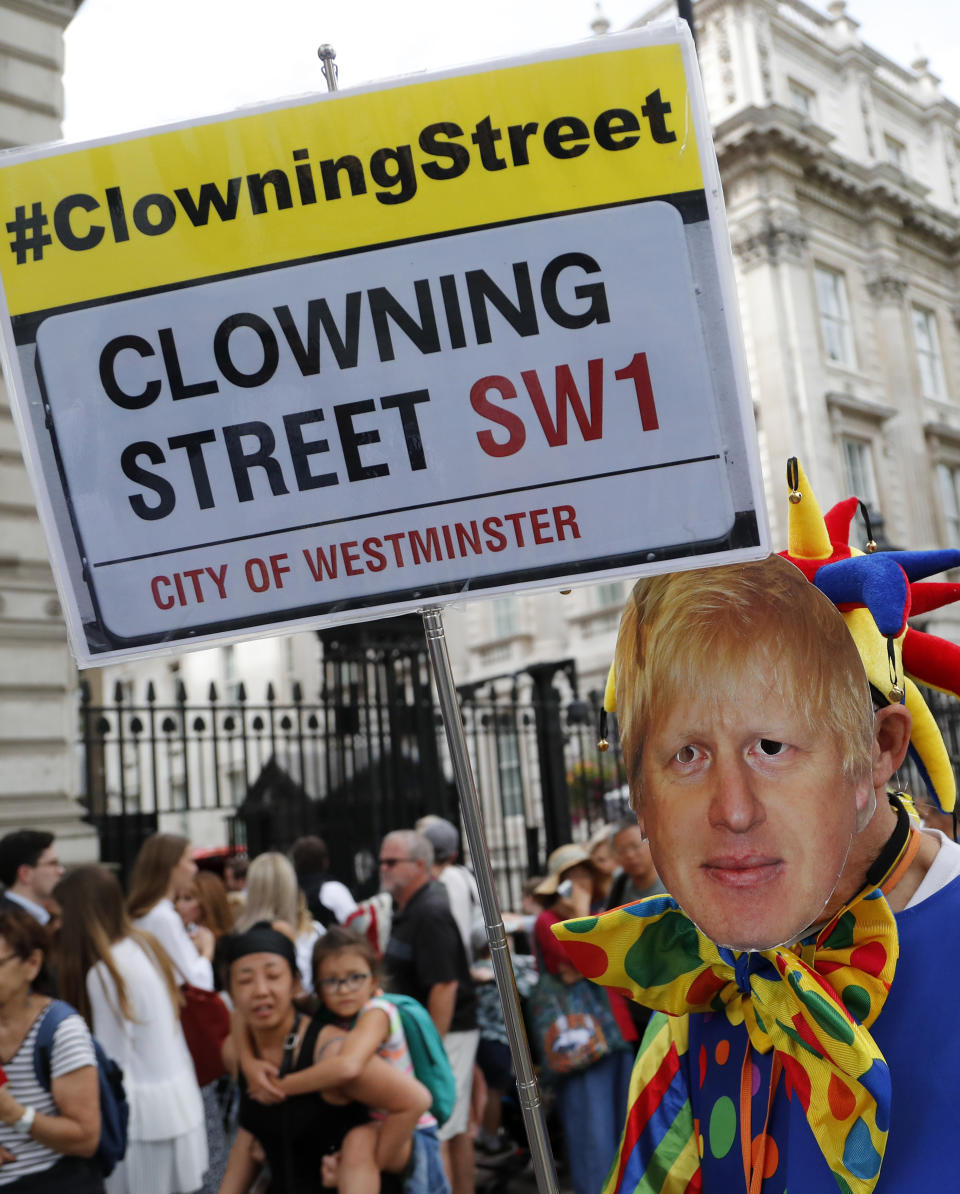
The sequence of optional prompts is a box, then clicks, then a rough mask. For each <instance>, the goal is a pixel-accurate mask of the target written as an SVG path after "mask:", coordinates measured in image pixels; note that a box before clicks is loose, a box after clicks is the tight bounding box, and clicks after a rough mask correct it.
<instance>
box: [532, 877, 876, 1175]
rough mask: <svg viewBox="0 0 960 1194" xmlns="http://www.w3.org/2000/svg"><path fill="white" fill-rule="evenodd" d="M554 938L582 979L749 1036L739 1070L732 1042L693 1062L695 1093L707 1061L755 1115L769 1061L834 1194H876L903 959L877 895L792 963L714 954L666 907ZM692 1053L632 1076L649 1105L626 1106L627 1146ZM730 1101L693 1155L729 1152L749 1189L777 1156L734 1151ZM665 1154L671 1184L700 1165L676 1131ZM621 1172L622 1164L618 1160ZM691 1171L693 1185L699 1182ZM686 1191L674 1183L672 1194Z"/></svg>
mask: <svg viewBox="0 0 960 1194" xmlns="http://www.w3.org/2000/svg"><path fill="white" fill-rule="evenodd" d="M554 933H555V934H556V936H557V938H558V939H559V940H560V942H561V944H562V945H563V947H564V949H565V951H566V952H567V954H568V956H569V958H570V960H571V962H572V963H573V965H574V966H576V967H577V969H578V970H579V971H580V972H581V973H582V974H583V975H585V977H587V978H590V979H593V980H594V981H595V982H597V983H600V984H601V985H604V986H609V987H613V988H614V989H616V990H619V991H621V992H622V993H623V994H624V995H626V996H627V997H628V998H631V999H635V1000H636V1001H637V1002H639V1003H642V1004H644V1005H646V1006H648V1007H653V1008H656V1009H657V1010H659V1011H663V1012H668V1013H670V1014H671V1015H672V1016H675V1017H676V1016H683V1015H685V1014H688V1013H707V1014H710V1015H712V1016H713V1017H715V1018H716V1019H718V1020H719V1021H721V1022H722V1023H725V1024H726V1025H727V1026H728V1027H735V1028H740V1027H742V1028H743V1029H745V1032H746V1040H747V1041H748V1042H749V1048H748V1049H746V1051H745V1048H744V1045H741V1046H740V1053H741V1056H740V1058H738V1059H733V1058H731V1055H730V1051H731V1041H730V1039H727V1038H725V1039H718V1040H717V1041H716V1042H715V1045H714V1047H713V1050H712V1053H710V1054H708V1053H706V1052H704V1053H702V1054H700V1053H698V1055H697V1059H696V1061H697V1066H698V1067H699V1069H700V1078H701V1080H700V1086H701V1087H702V1086H703V1085H704V1082H705V1081H706V1075H707V1070H708V1063H709V1062H710V1060H711V1058H712V1062H713V1065H714V1066H715V1067H717V1068H722V1067H724V1066H727V1065H729V1066H730V1068H731V1069H733V1068H737V1070H738V1073H739V1074H740V1078H741V1085H742V1086H743V1087H744V1088H745V1089H744V1090H743V1091H741V1092H739V1094H740V1095H741V1097H742V1099H743V1100H745V1104H744V1105H745V1106H747V1105H749V1102H750V1100H751V1099H752V1098H753V1096H754V1095H755V1094H756V1093H757V1091H758V1090H759V1087H760V1078H761V1074H760V1070H759V1069H757V1071H756V1073H754V1071H753V1070H752V1069H749V1068H748V1067H750V1066H753V1065H754V1063H753V1062H752V1061H751V1060H750V1058H749V1056H747V1054H755V1055H756V1056H757V1057H759V1058H765V1059H766V1060H765V1063H764V1064H765V1066H766V1068H767V1071H768V1080H767V1083H766V1085H765V1086H764V1090H765V1091H768V1090H769V1069H770V1064H771V1058H772V1057H775V1059H776V1065H777V1071H778V1073H779V1072H780V1071H781V1070H782V1073H783V1081H784V1084H785V1086H786V1087H787V1088H788V1091H789V1093H790V1096H791V1098H795V1099H796V1100H797V1102H798V1103H799V1105H800V1106H801V1107H802V1109H803V1113H804V1115H805V1117H806V1120H807V1123H808V1124H809V1127H810V1130H811V1131H812V1133H813V1136H814V1138H815V1139H816V1141H817V1143H818V1145H819V1147H820V1150H821V1151H822V1153H823V1157H824V1159H825V1161H826V1163H827V1165H828V1166H829V1168H830V1170H831V1171H832V1172H833V1174H834V1176H835V1178H836V1180H837V1184H838V1186H839V1187H840V1189H841V1190H843V1191H845V1194H871V1191H872V1190H873V1187H874V1184H875V1182H876V1178H877V1175H878V1173H879V1171H880V1165H881V1162H882V1160H883V1154H884V1150H885V1147H886V1138H887V1128H888V1124H889V1110H890V1075H889V1072H888V1069H887V1066H886V1063H885V1061H884V1058H883V1055H882V1054H881V1052H880V1050H879V1049H878V1047H877V1046H876V1044H875V1043H874V1041H873V1038H872V1037H871V1035H870V1033H869V1031H868V1029H869V1026H870V1024H872V1023H873V1021H874V1020H875V1019H876V1017H877V1015H878V1014H879V1012H880V1010H881V1008H882V1006H883V1003H884V1000H885V999H886V997H887V993H888V991H889V990H890V984H891V981H892V979H893V975H894V970H895V967H896V963H897V952H898V947H897V932H896V923H895V921H894V918H893V914H892V913H891V911H890V908H889V905H888V904H887V902H886V900H885V899H884V898H883V896H882V894H881V893H880V892H879V891H878V890H876V889H872V890H870V891H868V892H866V893H864V894H861V895H860V896H859V897H858V898H857V899H856V900H855V901H853V902H852V903H851V904H850V905H848V907H847V908H846V909H844V910H843V911H842V912H841V913H840V914H839V915H838V916H837V917H836V918H835V919H834V920H833V921H831V922H830V923H829V924H828V925H826V926H825V927H824V928H823V929H821V930H820V931H819V932H818V933H817V934H816V935H815V936H812V937H811V938H809V939H807V940H805V941H803V942H801V943H800V944H799V945H798V946H796V947H794V948H793V949H785V948H778V949H771V950H764V951H762V952H759V951H758V952H748V953H739V952H735V951H732V950H729V949H725V948H723V947H718V946H716V945H714V944H713V943H712V942H711V941H709V940H708V939H707V938H706V937H704V936H703V934H702V933H700V931H699V930H698V929H697V928H696V926H695V925H694V924H693V923H692V921H690V919H689V918H688V917H687V916H686V914H685V913H684V912H683V911H682V910H681V909H680V907H679V906H678V905H677V903H676V901H674V900H673V899H671V898H670V897H668V896H655V897H652V898H651V899H647V900H641V901H639V902H638V903H636V904H629V905H627V906H626V907H624V908H618V909H615V910H614V911H612V912H608V913H606V914H604V915H603V916H600V917H596V916H593V917H586V918H583V919H580V920H573V921H566V922H564V923H563V924H560V925H556V926H554ZM661 1031H663V1030H661ZM686 1047H687V1043H686V1042H685V1041H684V1040H682V1039H681V1038H679V1037H678V1038H676V1039H672V1040H671V1043H670V1047H669V1048H668V1049H667V1053H666V1057H665V1058H663V1059H662V1060H661V1061H660V1063H659V1065H658V1070H657V1073H656V1074H655V1075H649V1074H647V1075H644V1074H641V1076H640V1078H639V1079H638V1076H637V1074H635V1075H634V1085H635V1086H636V1083H637V1082H638V1081H640V1082H641V1085H642V1088H643V1089H644V1090H645V1091H647V1096H648V1097H647V1098H646V1100H645V1102H641V1103H639V1104H637V1105H636V1106H634V1105H631V1112H630V1116H631V1118H630V1119H628V1124H627V1137H629V1136H630V1133H631V1130H633V1131H637V1130H638V1128H639V1127H640V1125H641V1121H642V1120H643V1118H644V1115H645V1114H646V1111H647V1110H651V1108H652V1103H651V1100H650V1097H649V1096H650V1092H651V1091H656V1092H657V1094H658V1096H659V1097H658V1099H657V1103H658V1105H659V1103H660V1102H661V1101H662V1098H663V1097H665V1096H666V1093H667V1092H668V1091H669V1090H670V1085H671V1082H672V1081H673V1080H674V1079H675V1078H676V1076H677V1074H678V1073H679V1068H680V1067H679V1059H680V1057H681V1055H682V1054H684V1053H685V1052H686ZM741 1063H742V1064H741ZM651 1082H653V1086H652V1087H651V1085H650V1083H651ZM723 1097H724V1098H726V1100H727V1101H726V1102H724V1101H722V1100H721V1099H719V1098H718V1100H717V1101H715V1102H714V1104H713V1105H712V1107H711V1111H710V1117H709V1121H708V1122H707V1123H705V1124H703V1125H700V1126H699V1127H698V1134H697V1150H696V1155H697V1156H699V1152H700V1146H701V1144H702V1142H703V1140H704V1139H705V1140H706V1142H707V1145H708V1147H709V1149H710V1152H711V1154H712V1155H713V1157H715V1158H723V1157H726V1156H727V1155H728V1153H730V1152H731V1151H734V1153H735V1155H736V1157H737V1158H739V1159H740V1161H741V1162H742V1163H743V1166H744V1168H742V1169H741V1175H740V1181H741V1182H742V1181H743V1180H744V1176H743V1174H744V1172H747V1173H750V1172H752V1171H755V1170H756V1169H757V1168H758V1166H759V1167H760V1168H761V1170H763V1171H765V1170H766V1169H768V1168H770V1166H772V1165H774V1163H775V1161H776V1157H777V1153H778V1147H777V1145H776V1142H775V1141H774V1140H772V1139H771V1140H770V1141H769V1142H768V1141H765V1140H763V1139H761V1138H760V1136H757V1137H756V1139H754V1137H750V1139H749V1141H748V1140H747V1139H744V1140H743V1141H742V1148H741V1149H734V1143H735V1137H736V1136H737V1120H738V1115H737V1105H736V1104H734V1103H733V1100H732V1098H731V1097H730V1096H723ZM670 1105H671V1100H670V1099H668V1100H667V1103H666V1106H667V1107H669V1106H670ZM645 1107H646V1110H645V1109H644V1108H645ZM764 1119H765V1111H764V1112H761V1113H760V1114H759V1123H760V1125H761V1129H760V1131H761V1135H762V1128H763V1123H764ZM671 1124H672V1120H671ZM666 1135H667V1136H668V1137H669V1136H670V1130H669V1129H668V1130H667V1131H666ZM664 1147H665V1151H664V1153H663V1158H662V1160H661V1162H660V1164H661V1167H663V1166H665V1165H666V1166H668V1168H667V1170H666V1172H670V1171H672V1170H673V1169H674V1167H675V1166H677V1165H679V1166H680V1170H678V1172H677V1174H676V1175H675V1178H676V1177H679V1174H680V1173H681V1172H683V1173H685V1172H686V1170H687V1168H688V1167H689V1166H690V1163H691V1161H693V1160H695V1155H694V1152H693V1148H692V1144H691V1138H690V1137H689V1136H686V1137H685V1136H684V1132H683V1130H682V1129H681V1130H680V1132H679V1136H677V1135H674V1136H673V1137H672V1138H671V1139H669V1142H668V1143H667V1144H665V1146H664ZM741 1152H742V1153H743V1154H744V1155H743V1156H742V1157H741ZM619 1163H621V1164H622V1163H624V1154H623V1152H621V1157H620V1162H619ZM694 1169H695V1167H694ZM694 1169H691V1171H690V1174H689V1177H688V1182H695V1180H696V1179H695V1177H694ZM616 1188H618V1189H619V1188H620V1183H617V1186H616ZM628 1188H629V1183H628ZM686 1188H687V1187H686V1186H679V1185H676V1182H675V1181H674V1184H672V1185H670V1186H668V1187H664V1189H670V1190H673V1189H678V1190H680V1189H686ZM689 1188H690V1189H691V1190H695V1189H697V1188H698V1187H697V1186H696V1185H690V1186H689Z"/></svg>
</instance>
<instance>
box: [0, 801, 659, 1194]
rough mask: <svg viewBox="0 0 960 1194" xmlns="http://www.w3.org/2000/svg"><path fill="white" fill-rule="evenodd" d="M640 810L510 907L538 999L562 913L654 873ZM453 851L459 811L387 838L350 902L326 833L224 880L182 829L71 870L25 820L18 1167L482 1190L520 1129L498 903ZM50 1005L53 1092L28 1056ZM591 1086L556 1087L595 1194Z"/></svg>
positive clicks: (15, 1082)
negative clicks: (504, 1005) (494, 944)
mask: <svg viewBox="0 0 960 1194" xmlns="http://www.w3.org/2000/svg"><path fill="white" fill-rule="evenodd" d="M630 828H631V827H630V826H608V827H604V829H603V831H602V832H601V833H600V834H598V835H597V836H596V837H595V838H594V840H593V841H591V842H590V843H588V844H587V845H585V846H574V845H570V846H567V847H564V848H562V849H561V850H560V851H557V852H555V853H554V855H553V856H551V859H550V873H549V874H548V875H547V876H546V877H545V878H539V879H535V880H531V881H530V882H528V884H527V886H526V888H525V893H526V894H525V898H524V910H523V912H522V913H518V914H514V915H511V916H508V922H509V927H510V928H511V930H513V932H514V936H513V937H511V941H512V942H514V943H515V945H516V950H517V952H516V954H515V957H514V964H515V972H516V974H517V978H518V986H519V989H520V991H521V993H522V994H523V995H524V996H526V995H529V994H530V993H531V992H532V991H533V990H534V989H535V986H536V982H537V967H538V965H539V966H540V967H546V968H547V969H551V968H555V967H557V966H560V967H563V966H565V963H564V962H563V961H562V959H558V957H557V948H556V943H555V941H554V940H553V938H552V936H551V935H550V934H549V933H547V926H548V925H549V923H551V922H554V921H556V920H558V919H560V918H562V917H567V916H570V915H575V914H577V913H579V912H584V911H587V910H589V909H591V908H599V907H606V906H607V904H608V901H609V899H610V898H611V896H612V895H613V894H615V893H617V892H621V893H622V890H627V891H628V892H629V893H631V894H632V893H633V892H634V891H637V890H639V891H642V892H646V891H648V890H659V888H657V886H656V884H657V880H656V874H655V872H653V871H652V865H651V863H650V860H649V852H647V856H646V857H644V850H643V843H642V842H641V843H640V847H639V848H635V846H634V843H633V842H632V840H631V834H630ZM633 828H635V826H633ZM458 858H459V833H458V830H457V829H456V827H455V826H454V825H452V824H451V823H450V822H449V821H446V820H444V819H442V818H440V817H436V816H429V817H425V818H423V819H422V820H421V821H419V822H418V823H417V826H416V827H415V828H411V829H409V830H398V831H396V832H393V833H390V834H388V835H387V836H386V837H385V838H384V840H383V842H382V845H381V849H380V858H379V866H380V887H381V894H380V895H379V896H376V897H374V898H373V899H372V900H369V901H366V902H365V903H364V904H362V905H360V906H358V904H357V902H356V900H355V899H354V897H353V895H352V894H351V892H350V890H349V888H348V887H347V886H346V885H344V884H343V883H341V882H340V881H339V880H337V879H336V878H335V877H334V876H333V874H332V873H331V869H330V857H329V853H328V850H327V846H326V845H325V843H324V842H323V841H322V840H321V839H320V838H319V837H315V836H311V837H305V838H301V839H300V840H298V841H297V842H295V843H294V844H293V846H292V848H291V849H290V851H289V854H282V853H279V852H276V851H270V852H267V853H263V854H260V855H258V856H257V857H255V858H253V859H252V860H250V861H249V862H248V860H247V859H246V857H245V856H233V857H231V858H230V859H229V860H228V863H227V866H226V868H225V870H224V874H223V876H222V877H221V876H220V875H218V874H216V873H214V872H213V871H211V870H201V869H198V865H197V862H196V861H195V858H194V850H193V848H192V846H191V844H190V843H189V842H188V841H187V840H186V839H184V838H182V837H179V836H177V835H174V834H167V833H158V834H155V835H153V836H151V837H149V838H147V840H146V841H145V842H144V843H143V845H142V847H141V849H140V851H139V854H138V856H137V859H136V862H135V864H134V866H133V869H132V871H131V874H130V878H129V883H128V885H127V888H128V889H127V891H126V892H124V891H123V890H122V888H121V885H120V883H119V881H118V879H117V878H116V876H115V874H114V873H113V872H112V871H111V870H110V869H108V868H107V867H105V866H96V865H83V866H77V867H74V868H72V869H70V870H69V872H65V869H64V867H63V866H62V865H61V863H60V861H59V859H58V857H57V849H56V841H55V839H54V837H53V835H52V834H50V833H46V832H42V831H38V830H19V831H17V832H15V833H10V834H8V835H7V836H6V837H4V838H3V839H2V840H0V881H2V883H3V884H4V894H3V896H2V897H0V1065H2V1070H3V1075H5V1077H6V1082H5V1083H2V1084H0V1187H8V1188H9V1189H10V1190H11V1191H17V1192H21V1191H23V1192H29V1194H45V1192H46V1191H67V1190H69V1191H70V1192H71V1194H73V1192H74V1191H76V1192H77V1194H87V1192H88V1191H89V1192H90V1194H96V1192H99V1191H102V1190H106V1191H107V1192H108V1194H194V1192H199V1191H202V1192H203V1194H208V1192H209V1194H216V1192H218V1191H219V1192H221V1194H248V1192H250V1191H254V1190H267V1189H269V1190H271V1191H273V1194H301V1192H303V1194H306V1192H307V1191H311V1192H316V1191H319V1190H321V1189H330V1190H336V1191H338V1192H339V1194H379V1191H381V1190H384V1191H389V1192H393V1194H472V1192H473V1190H474V1187H475V1163H476V1156H477V1153H478V1152H479V1154H480V1155H481V1157H482V1158H484V1159H490V1158H497V1157H502V1156H505V1155H508V1154H511V1153H515V1152H516V1149H517V1145H516V1142H515V1141H513V1140H512V1139H511V1138H510V1135H509V1132H508V1131H507V1129H506V1128H505V1127H504V1126H503V1122H502V1120H503V1105H504V1099H505V1097H506V1096H508V1094H509V1092H510V1090H511V1088H512V1085H513V1072H512V1063H511V1058H510V1052H509V1048H508V1046H507V1040H506V1034H505V1031H504V1026H503V1015H502V1012H501V1010H500V1005H499V996H498V994H497V989H496V984H495V982H494V975H493V971H492V969H491V968H490V964H489V951H488V947H487V943H486V933H485V929H484V919H483V916H482V913H481V910H480V904H479V896H478V893H477V889H476V883H475V881H474V878H473V875H472V874H471V872H470V871H469V870H468V869H467V868H466V867H464V866H463V865H461V864H460V863H459V861H458ZM624 884H628V885H629V886H628V887H626V888H625V887H624ZM384 991H388V992H389V993H390V994H389V996H384ZM404 996H405V997H407V998H408V999H410V1000H414V1001H416V1003H417V1004H419V1005H420V1007H421V1008H422V1009H423V1010H424V1012H425V1013H426V1015H427V1016H428V1018H429V1021H430V1022H432V1025H433V1027H434V1028H435V1030H436V1033H437V1035H438V1037H439V1038H440V1040H442V1043H443V1053H445V1055H446V1058H447V1060H448V1062H449V1072H450V1074H451V1075H452V1077H451V1082H450V1098H449V1106H446V1107H443V1108H442V1113H441V1112H438V1102H437V1094H436V1091H435V1090H432V1089H431V1087H430V1086H428V1085H425V1084H424V1082H422V1081H420V1079H419V1077H418V1072H419V1071H416V1070H415V1066H414V1064H413V1057H412V1052H411V1049H410V1048H408V1044H407V1040H406V1035H405V1028H404V1024H405V1020H404V1017H403V1015H402V1014H401V1010H398V1004H401V1003H402V1000H401V997H404ZM391 1000H394V1002H391ZM58 1009H59V1011H58ZM618 1011H621V1012H622V1008H620V1009H618ZM624 1014H625V1033H624V1040H625V1042H633V1041H635V1039H636V1037H637V1033H636V1030H635V1028H634V1029H632V1030H631V1028H630V1027H629V1024H630V1017H629V1014H626V1013H624ZM45 1020H47V1021H48V1026H53V1029H52V1035H50V1041H49V1045H48V1046H47V1047H48V1050H49V1079H48V1080H47V1082H46V1086H44V1082H43V1081H42V1080H41V1076H40V1074H39V1071H38V1068H37V1065H36V1056H37V1055H38V1044H37V1042H38V1040H40V1039H41V1038H43V1036H44V1029H43V1024H44V1021H45ZM407 1030H409V1025H408V1029H407ZM536 1043H537V1042H535V1044H536ZM95 1046H96V1048H98V1049H99V1050H100V1053H97V1052H95ZM104 1057H106V1058H109V1059H111V1060H112V1061H113V1062H115V1063H116V1066H118V1067H119V1070H120V1071H122V1089H123V1101H125V1103H126V1114H127V1115H128V1120H127V1123H126V1148H125V1151H124V1154H123V1157H122V1159H120V1160H119V1161H116V1158H114V1159H113V1162H114V1163H113V1164H112V1165H111V1164H109V1163H105V1161H104V1154H105V1149H104V1143H103V1137H104V1133H105V1132H106V1128H107V1123H106V1120H107V1117H108V1113H109V1110H110V1108H109V1107H108V1105H107V1102H104V1100H107V1101H109V1100H110V1099H111V1096H110V1095H109V1094H105V1093H104V1087H103V1083H102V1078H103V1074H102V1070H103V1068H104V1061H103V1058H104ZM624 1058H626V1054H625V1055H624ZM623 1064H624V1065H627V1063H626V1061H625V1060H624V1062H623ZM600 1068H601V1069H604V1070H606V1069H607V1068H609V1063H608V1064H607V1065H606V1066H603V1067H600ZM627 1069H628V1066H627ZM625 1072H626V1071H625ZM420 1076H421V1077H422V1074H421V1075H420ZM584 1081H586V1082H587V1083H588V1085H589V1090H590V1091H591V1092H593V1093H596V1092H597V1091H599V1090H601V1089H603V1090H607V1089H609V1090H610V1091H611V1092H612V1091H613V1090H614V1089H616V1090H619V1089H620V1082H619V1078H617V1079H616V1080H615V1079H614V1078H613V1077H607V1076H606V1075H605V1074H601V1073H600V1070H599V1069H598V1070H597V1072H595V1073H591V1074H589V1076H588V1077H587V1078H585V1079H584ZM575 1091H576V1082H574V1081H573V1080H572V1079H571V1080H570V1081H569V1082H566V1083H564V1082H563V1081H561V1082H560V1083H559V1085H558V1090H557V1103H558V1107H559V1108H560V1110H561V1116H562V1120H563V1123H564V1126H565V1128H566V1136H567V1138H568V1140H569V1141H570V1149H569V1152H570V1163H571V1169H572V1173H573V1177H574V1185H575V1188H576V1191H577V1194H585V1192H586V1190H587V1189H592V1185H587V1184H585V1182H584V1181H582V1180H581V1178H580V1176H579V1175H580V1170H581V1168H582V1166H583V1164H586V1165H588V1166H590V1165H597V1164H600V1162H601V1157H600V1152H603V1154H604V1157H605V1156H606V1152H607V1151H609V1150H608V1148H607V1142H606V1136H609V1135H610V1134H611V1133H610V1129H609V1125H607V1126H605V1129H604V1142H603V1143H602V1144H600V1143H596V1142H593V1141H591V1140H588V1139H586V1137H585V1130H584V1124H583V1123H582V1122H581V1123H579V1124H577V1125H576V1129H575V1128H574V1118H575V1113H574V1111H573V1103H574V1101H575V1098H574V1095H575ZM624 1093H625V1091H624ZM101 1102H102V1103H103V1106H102V1112H103V1114H102V1115H100V1114H98V1111H97V1108H98V1105H99V1104H101ZM576 1114H579V1113H576ZM586 1135H587V1136H589V1132H587V1133H586ZM614 1144H615V1142H614ZM598 1150H600V1151H599V1152H598ZM581 1154H582V1158H583V1159H582V1161H581ZM611 1155H612V1154H611ZM606 1160H607V1161H609V1158H606ZM594 1172H596V1169H594Z"/></svg>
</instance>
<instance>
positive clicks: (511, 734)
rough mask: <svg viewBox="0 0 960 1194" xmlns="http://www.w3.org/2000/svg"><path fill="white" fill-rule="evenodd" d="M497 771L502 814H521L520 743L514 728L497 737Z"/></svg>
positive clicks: (508, 815)
mask: <svg viewBox="0 0 960 1194" xmlns="http://www.w3.org/2000/svg"><path fill="white" fill-rule="evenodd" d="M497 772H498V778H499V780H500V799H501V802H502V803H501V807H502V809H503V815H504V816H505V817H516V816H521V815H522V814H523V773H522V770H521V766H520V743H519V741H518V740H517V733H516V730H513V729H510V730H508V731H507V732H506V733H503V734H499V735H498V737H497Z"/></svg>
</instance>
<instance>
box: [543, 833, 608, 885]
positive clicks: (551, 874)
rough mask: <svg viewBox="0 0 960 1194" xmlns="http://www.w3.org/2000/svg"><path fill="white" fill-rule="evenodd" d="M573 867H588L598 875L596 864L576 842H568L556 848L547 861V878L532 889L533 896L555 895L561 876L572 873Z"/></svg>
mask: <svg viewBox="0 0 960 1194" xmlns="http://www.w3.org/2000/svg"><path fill="white" fill-rule="evenodd" d="M575 866H588V867H589V868H590V870H591V871H592V872H593V873H594V874H597V873H598V871H597V866H596V863H594V862H593V860H592V859H591V857H590V855H589V854H588V853H587V851H586V850H585V849H584V847H583V846H581V845H579V844H578V843H577V842H568V843H567V844H566V845H565V846H557V848H556V850H554V851H553V853H552V854H551V855H550V857H549V858H548V859H547V877H546V878H545V879H544V880H543V882H542V883H538V884H537V886H536V887H535V888H534V889H533V894H534V895H556V894H557V888H558V887H559V886H560V884H561V883H562V882H563V876H564V875H565V874H566V872H567V871H572V870H573V868H574V867H575Z"/></svg>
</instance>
